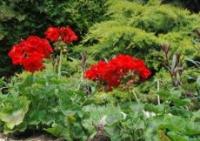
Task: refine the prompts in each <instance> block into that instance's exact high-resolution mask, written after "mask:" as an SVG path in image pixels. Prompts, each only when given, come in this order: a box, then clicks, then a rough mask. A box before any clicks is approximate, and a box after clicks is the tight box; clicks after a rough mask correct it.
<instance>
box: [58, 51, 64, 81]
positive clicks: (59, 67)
mask: <svg viewBox="0 0 200 141" xmlns="http://www.w3.org/2000/svg"><path fill="white" fill-rule="evenodd" d="M62 57H63V52H62V50H60V58H59V64H58V77H59V78H60V77H61V69H62Z"/></svg>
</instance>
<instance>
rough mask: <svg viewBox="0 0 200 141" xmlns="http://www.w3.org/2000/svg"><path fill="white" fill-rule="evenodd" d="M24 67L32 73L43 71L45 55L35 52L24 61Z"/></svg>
mask: <svg viewBox="0 0 200 141" xmlns="http://www.w3.org/2000/svg"><path fill="white" fill-rule="evenodd" d="M22 65H23V67H24V69H25V70H26V71H29V72H32V73H33V72H35V71H39V70H42V69H43V68H44V65H43V55H42V54H40V53H37V52H33V53H31V54H29V56H28V57H26V58H24V59H23V61H22Z"/></svg>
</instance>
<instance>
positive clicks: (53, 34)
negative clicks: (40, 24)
mask: <svg viewBox="0 0 200 141" xmlns="http://www.w3.org/2000/svg"><path fill="white" fill-rule="evenodd" d="M44 34H45V36H46V38H47V39H49V40H50V41H52V42H56V41H58V38H59V36H60V31H59V28H57V27H49V28H48V29H47V30H46V32H45V33H44Z"/></svg>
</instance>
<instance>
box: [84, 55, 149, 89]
mask: <svg viewBox="0 0 200 141" xmlns="http://www.w3.org/2000/svg"><path fill="white" fill-rule="evenodd" d="M129 72H134V73H133V74H138V75H139V77H140V79H141V80H145V79H147V78H149V76H150V75H151V71H150V70H149V69H148V68H147V67H146V65H145V63H144V61H143V60H141V59H138V58H135V57H132V56H129V55H123V54H120V55H117V56H116V57H115V58H113V59H111V60H110V61H108V62H104V61H100V62H98V63H97V64H95V65H93V66H91V68H90V69H88V70H87V71H86V72H85V77H86V78H88V79H90V80H93V81H100V82H103V83H105V84H106V85H107V86H108V88H109V89H110V90H111V89H112V88H113V87H117V86H119V85H120V83H121V80H122V79H123V78H124V77H125V76H126V75H127V73H129Z"/></svg>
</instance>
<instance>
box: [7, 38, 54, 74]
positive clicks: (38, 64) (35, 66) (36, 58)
mask: <svg viewBox="0 0 200 141" xmlns="http://www.w3.org/2000/svg"><path fill="white" fill-rule="evenodd" d="M52 52H53V49H52V47H51V46H50V44H49V42H48V41H47V40H46V39H42V38H40V37H38V36H29V37H28V38H27V39H26V40H22V41H21V42H20V43H19V44H16V45H14V46H13V47H12V49H11V50H10V52H9V53H8V55H9V57H10V58H11V59H12V63H13V64H14V65H22V66H23V67H24V69H25V70H27V71H30V72H34V71H37V70H41V69H42V68H43V64H42V63H43V60H44V58H48V57H49V55H50V53H52Z"/></svg>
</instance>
